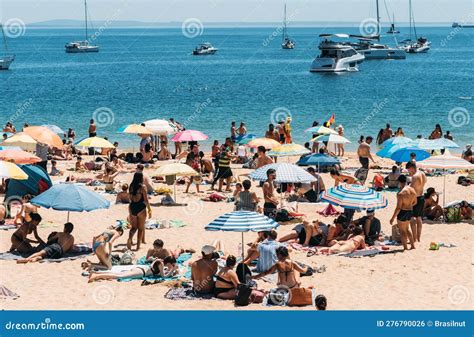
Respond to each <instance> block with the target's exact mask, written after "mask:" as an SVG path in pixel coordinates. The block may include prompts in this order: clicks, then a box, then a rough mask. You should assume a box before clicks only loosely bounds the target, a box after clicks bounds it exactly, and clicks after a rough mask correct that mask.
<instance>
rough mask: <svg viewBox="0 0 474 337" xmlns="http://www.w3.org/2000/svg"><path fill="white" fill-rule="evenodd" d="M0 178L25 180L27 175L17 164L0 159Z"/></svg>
mask: <svg viewBox="0 0 474 337" xmlns="http://www.w3.org/2000/svg"><path fill="white" fill-rule="evenodd" d="M0 178H10V179H17V180H26V179H28V175H27V174H26V173H25V171H23V170H22V169H21V168H20V167H18V165H16V164H14V163H10V162H7V161H0Z"/></svg>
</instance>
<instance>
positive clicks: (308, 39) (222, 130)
mask: <svg viewBox="0 0 474 337" xmlns="http://www.w3.org/2000/svg"><path fill="white" fill-rule="evenodd" d="M401 30H402V33H407V32H408V28H404V27H402V28H401ZM328 32H331V33H333V32H346V33H356V34H357V33H359V32H358V28H356V27H352V28H324V29H323V28H317V27H315V28H290V30H289V33H290V36H291V37H292V38H293V39H294V40H295V41H296V44H297V45H296V49H294V50H283V49H281V48H280V43H281V37H280V34H279V31H277V30H275V28H272V27H267V28H239V29H236V28H205V29H204V31H203V32H202V34H201V35H199V36H197V37H194V38H188V37H186V36H184V35H183V33H182V31H181V29H171V28H170V29H138V28H130V29H125V28H123V29H105V30H104V31H103V32H101V33H100V34H99V37H98V43H99V45H100V48H101V49H100V52H99V53H89V54H66V53H65V52H64V44H65V43H66V42H69V41H72V40H77V39H81V38H82V36H83V31H82V30H79V29H52V28H48V29H46V28H44V29H33V28H27V29H26V31H25V34H24V35H23V36H20V37H17V38H11V39H9V40H8V42H9V47H10V50H11V51H12V52H14V53H15V54H16V60H15V62H14V63H13V64H12V66H11V69H10V71H2V72H0V81H1V93H2V94H1V95H0V122H1V123H5V122H7V121H8V120H12V121H13V122H14V123H15V124H16V126H17V127H21V126H22V125H23V123H24V122H28V123H30V124H56V125H58V126H60V127H61V128H63V129H66V128H68V127H73V128H74V129H75V130H76V132H77V133H78V135H80V136H86V135H87V127H88V121H89V119H90V118H91V117H92V116H95V117H97V118H98V119H99V123H98V124H99V126H100V128H99V130H98V133H99V135H100V136H108V137H109V139H112V140H118V141H119V142H120V144H121V146H124V147H126V146H131V145H134V144H136V141H137V136H135V135H126V134H120V133H117V129H118V128H119V127H120V126H122V125H124V124H130V123H139V122H142V121H144V120H148V119H154V118H162V119H168V118H170V117H174V118H175V119H176V120H178V121H180V122H181V123H184V124H185V126H186V127H187V128H188V129H197V130H201V131H203V132H204V133H206V134H208V135H209V136H210V138H209V141H208V142H206V143H205V145H209V144H210V143H211V141H212V140H213V139H219V140H223V139H224V138H225V137H227V136H229V128H230V122H231V121H236V122H237V123H239V122H240V121H244V122H246V124H247V126H248V130H249V132H250V133H253V134H257V135H263V134H264V132H265V130H266V128H267V127H268V124H269V123H270V122H272V121H276V120H278V119H281V118H284V117H286V116H288V115H291V116H292V119H293V133H294V135H293V136H294V140H295V141H296V142H298V143H301V144H302V143H304V142H306V141H308V140H309V139H310V134H307V133H304V130H305V129H306V128H308V127H310V126H311V124H312V122H313V121H315V120H317V121H319V122H324V121H325V120H327V119H328V118H329V117H330V116H331V115H332V114H335V116H336V124H342V125H343V126H344V128H345V133H346V136H347V137H348V138H349V139H350V140H351V141H352V142H353V144H352V148H353V147H354V144H356V143H357V139H358V138H359V135H366V136H367V135H373V136H376V135H377V133H378V131H379V130H380V128H382V127H384V125H385V123H387V122H389V123H391V125H392V128H397V127H403V129H404V131H405V133H406V135H407V136H410V137H415V136H416V135H418V134H422V135H423V136H425V137H426V136H428V135H429V133H430V132H431V130H432V129H433V128H434V125H435V124H436V123H439V124H441V126H442V128H443V132H444V131H445V130H450V131H451V133H452V134H453V136H454V138H455V141H457V142H458V143H459V144H460V145H464V144H466V143H469V142H472V140H473V132H472V122H471V119H472V118H471V117H472V113H473V111H474V85H473V83H474V81H473V79H474V76H473V73H474V29H457V30H454V29H452V28H451V27H421V28H419V29H418V34H421V35H423V36H427V37H428V38H429V39H430V40H431V41H432V48H431V50H430V51H429V52H428V53H427V54H410V55H407V58H406V60H391V61H387V60H383V61H380V60H371V61H365V62H363V63H362V64H361V65H360V67H359V68H360V71H359V72H353V73H346V74H342V75H321V74H316V73H310V72H309V68H310V65H311V61H312V59H313V58H314V57H315V55H317V54H318V50H317V45H318V43H319V40H320V39H319V37H318V35H319V34H320V33H328ZM397 38H398V39H399V40H402V39H404V38H407V35H404V34H399V35H398V36H397ZM206 41H209V42H211V43H212V44H213V45H214V46H215V47H217V48H219V51H218V53H217V54H215V55H213V56H192V55H191V51H192V50H193V48H194V47H195V46H196V45H197V44H199V43H202V42H206ZM382 42H386V43H389V44H391V45H393V44H394V42H393V38H392V37H389V36H383V38H382ZM98 109H99V110H98ZM104 111H105V112H104ZM94 112H95V113H94ZM99 112H100V113H99ZM470 123H471V124H470Z"/></svg>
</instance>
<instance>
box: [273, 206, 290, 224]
mask: <svg viewBox="0 0 474 337" xmlns="http://www.w3.org/2000/svg"><path fill="white" fill-rule="evenodd" d="M290 220H291V217H290V215H289V214H288V211H287V210H286V209H280V210H278V211H277V213H276V214H275V221H277V222H279V221H282V222H285V221H290Z"/></svg>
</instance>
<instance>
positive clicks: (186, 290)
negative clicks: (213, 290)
mask: <svg viewBox="0 0 474 337" xmlns="http://www.w3.org/2000/svg"><path fill="white" fill-rule="evenodd" d="M165 298H166V299H168V300H172V301H178V300H188V301H196V300H215V299H216V297H214V295H213V294H197V293H195V292H194V290H193V288H192V287H191V286H190V285H188V286H183V287H180V288H171V289H170V290H168V291H167V292H166V294H165Z"/></svg>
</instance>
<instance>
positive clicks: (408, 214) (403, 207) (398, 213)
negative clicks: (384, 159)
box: [390, 175, 416, 250]
mask: <svg viewBox="0 0 474 337" xmlns="http://www.w3.org/2000/svg"><path fill="white" fill-rule="evenodd" d="M398 182H399V183H400V192H398V194H397V207H396V208H395V211H394V212H393V215H392V218H391V219H390V224H391V225H392V226H393V222H394V221H395V218H397V225H398V228H399V230H400V236H401V239H402V244H403V249H404V250H406V249H408V247H407V237H408V239H409V240H410V245H411V249H415V240H414V237H413V235H412V233H411V231H410V228H409V226H408V224H409V223H410V220H411V218H412V216H413V206H415V205H416V192H415V190H414V189H413V188H412V187H411V186H408V185H407V177H406V176H405V175H400V176H399V177H398Z"/></svg>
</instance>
